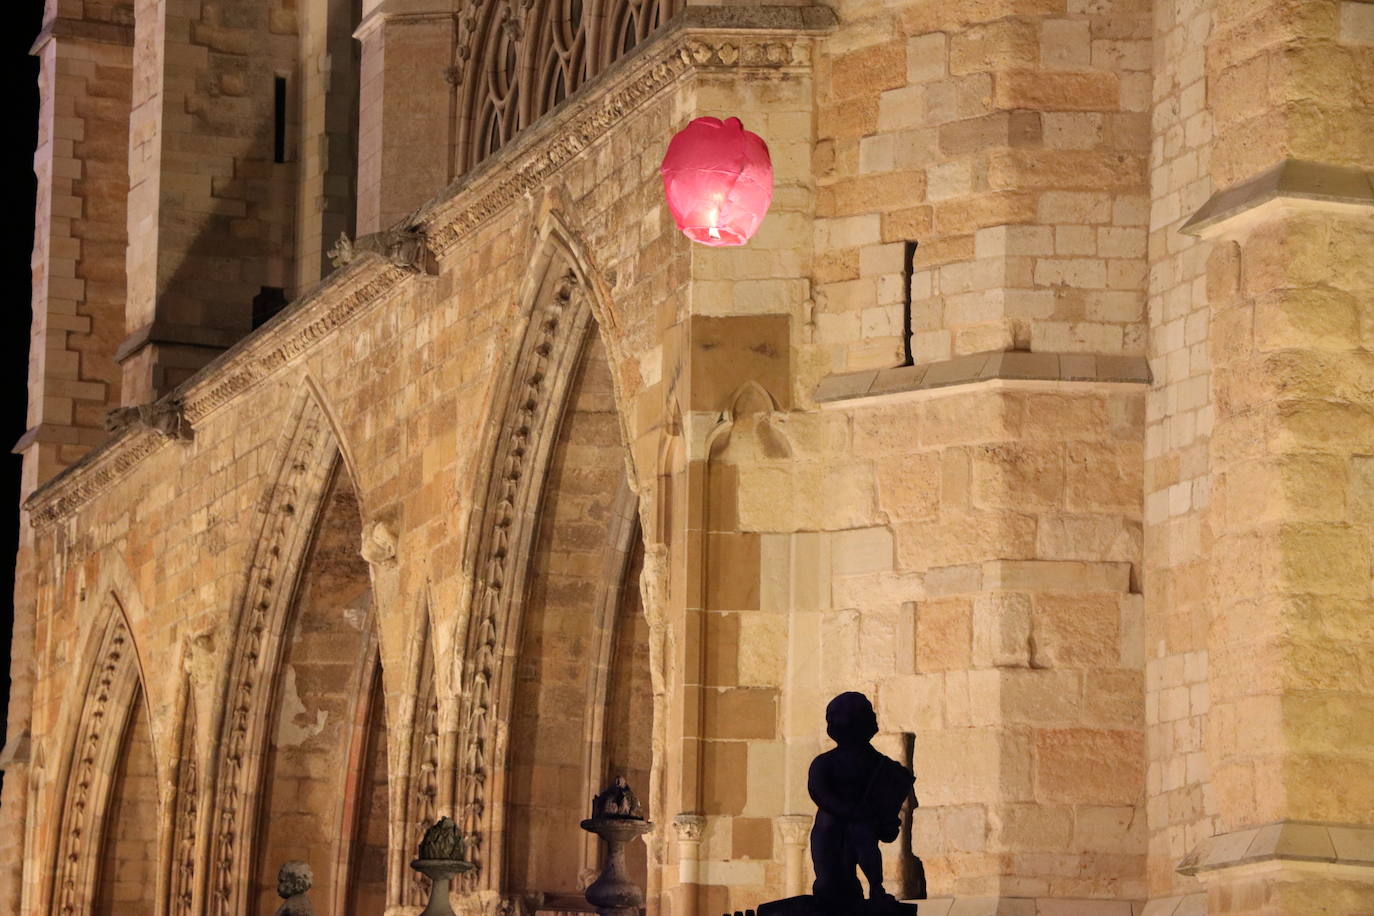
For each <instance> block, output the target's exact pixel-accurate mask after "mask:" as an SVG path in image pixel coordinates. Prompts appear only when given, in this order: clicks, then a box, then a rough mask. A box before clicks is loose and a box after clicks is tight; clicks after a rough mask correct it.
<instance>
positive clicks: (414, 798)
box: [401, 615, 439, 906]
mask: <svg viewBox="0 0 1374 916" xmlns="http://www.w3.org/2000/svg"><path fill="white" fill-rule="evenodd" d="M424 628H425V629H424V639H423V640H422V642H421V644H420V652H421V655H420V664H419V680H418V682H417V684H416V695H415V712H414V716H415V719H414V724H413V725H412V727H411V735H410V786H409V793H408V795H407V797H406V815H405V822H406V825H407V826H406V830H407V831H408V834H407V837H406V846H405V852H406V856H405V858H406V859H407V861H408V859H409V853H410V852H411V851H413V850H414V849H415V848H417V846H418V845H419V843H420V840H421V839H422V838H423V837H424V835H425V831H427V830H428V829H429V827H430V825H431V824H433V823H434V822H435V821H436V820H438V818H439V695H438V692H437V690H436V689H435V682H434V655H433V651H432V649H431V647H430V642H429V618H428V615H425V619H424ZM401 894H402V897H403V899H402V902H403V903H406V904H409V905H410V906H424V905H425V902H426V900H427V899H428V897H429V881H428V879H426V878H425V877H424V876H423V875H421V874H420V873H418V872H416V873H415V874H414V875H412V876H410V878H409V880H407V881H406V882H405V887H404V888H403V889H402V891H401Z"/></svg>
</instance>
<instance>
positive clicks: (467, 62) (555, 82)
mask: <svg viewBox="0 0 1374 916" xmlns="http://www.w3.org/2000/svg"><path fill="white" fill-rule="evenodd" d="M681 6H682V0H499V2H495V3H479V2H475V0H468V2H466V3H465V4H464V8H463V10H462V11H461V12H460V13H459V14H458V25H459V38H458V46H457V54H456V58H455V60H454V65H453V69H452V71H451V73H452V79H453V82H454V83H455V85H456V86H457V90H458V94H459V106H458V107H459V122H458V140H457V164H458V171H459V172H460V173H461V172H465V171H467V170H469V169H471V168H473V167H474V166H476V165H477V164H478V163H479V162H481V161H482V160H483V159H485V158H486V157H488V156H490V155H491V154H492V153H494V152H496V150H498V149H500V148H501V147H502V146H505V145H506V144H507V143H509V142H510V140H511V138H512V137H514V136H515V134H516V133H517V132H518V131H520V130H521V129H523V128H524V127H526V126H528V125H529V124H531V123H533V122H534V121H535V120H537V119H538V118H539V117H540V116H541V115H543V114H545V113H546V112H548V111H551V110H552V109H553V108H555V107H556V106H557V105H558V104H559V103H561V102H562V101H563V100H564V99H566V98H567V97H568V96H570V95H572V94H573V93H574V92H575V91H577V89H578V87H580V86H581V85H582V84H583V83H585V82H587V81H588V80H590V79H592V78H593V77H595V76H597V75H598V74H600V73H602V72H603V71H605V70H606V68H607V67H609V66H610V65H611V64H613V63H614V62H615V61H616V60H617V59H619V58H620V57H622V56H623V55H625V54H626V53H628V52H629V51H631V50H632V49H633V48H634V47H635V46H636V45H638V44H639V43H640V42H642V41H644V39H645V38H647V37H648V36H649V34H650V33H651V32H653V31H654V30H655V29H656V28H658V27H659V26H660V25H662V24H663V23H665V22H667V21H668V19H670V18H671V17H672V16H673V15H675V14H676V13H677V11H678V10H679V9H680V8H681Z"/></svg>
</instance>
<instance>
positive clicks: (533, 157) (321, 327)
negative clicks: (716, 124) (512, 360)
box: [24, 6, 835, 529]
mask: <svg viewBox="0 0 1374 916" xmlns="http://www.w3.org/2000/svg"><path fill="white" fill-rule="evenodd" d="M834 25H835V15H834V13H833V12H832V11H831V10H829V9H827V8H825V7H820V6H813V7H689V8H688V9H686V10H684V11H683V13H682V14H681V15H680V16H678V17H676V18H675V19H674V20H673V21H672V22H670V23H668V24H667V25H665V26H664V27H663V28H662V29H661V30H660V31H659V32H658V33H657V34H656V35H654V36H653V37H652V38H651V39H650V40H649V41H647V42H645V43H644V44H643V45H641V46H640V47H639V48H637V49H635V51H634V52H633V53H631V54H630V55H628V56H627V57H625V58H624V59H622V60H621V61H619V62H617V63H616V64H615V65H614V66H612V67H611V68H610V69H609V70H608V71H607V72H606V73H604V74H603V75H602V76H601V77H600V78H598V79H597V80H596V81H594V82H593V83H590V84H588V85H587V86H584V87H582V88H581V89H580V90H579V91H578V92H576V93H574V94H573V95H572V96H571V97H570V98H569V99H568V100H567V101H566V102H565V103H564V104H563V105H561V106H559V107H558V108H556V109H554V110H553V111H551V112H549V114H547V115H545V116H544V117H543V118H540V119H539V120H538V121H536V122H535V123H534V124H532V125H531V126H530V127H529V128H527V129H526V130H524V131H522V132H521V133H520V134H519V135H518V136H517V137H516V138H515V139H514V140H513V141H512V142H511V143H510V144H509V145H508V146H507V147H505V148H504V149H502V150H500V151H499V152H498V153H497V154H496V155H494V156H491V157H490V158H489V159H488V160H487V161H486V162H484V163H483V164H482V165H481V166H480V167H479V168H477V169H475V170H474V171H473V172H471V173H470V174H468V175H465V176H463V177H462V178H460V179H459V180H458V181H456V182H455V183H454V184H452V185H450V186H449V187H448V188H447V189H445V190H444V191H443V192H442V193H441V194H439V195H438V196H436V197H435V198H433V199H432V200H431V201H430V202H429V203H427V204H426V205H425V206H424V207H422V208H421V209H420V210H419V211H417V213H416V214H414V215H413V216H412V217H410V218H408V219H407V220H405V221H403V222H402V223H400V224H398V225H397V226H396V227H394V228H396V229H398V230H402V231H416V232H419V233H421V234H422V235H423V236H424V238H425V240H426V245H427V247H428V249H429V252H430V255H431V256H433V257H435V258H438V257H441V256H442V255H443V254H445V253H446V252H451V251H453V250H455V249H456V248H457V247H458V245H459V244H460V243H461V242H462V240H463V239H464V238H465V237H466V236H468V235H469V234H471V233H472V232H473V231H475V230H476V229H477V228H479V227H480V226H481V225H482V224H484V223H485V222H487V221H488V220H490V219H492V218H493V217H495V216H497V215H498V214H500V213H502V212H504V211H505V210H506V209H507V208H508V207H510V206H511V205H513V204H515V203H516V202H517V201H519V200H520V199H521V198H522V197H523V196H524V195H525V194H526V192H528V191H529V190H531V189H532V188H534V187H536V186H537V185H538V184H539V183H541V182H542V181H544V180H545V179H547V178H548V177H549V176H550V175H551V174H553V173H555V172H557V171H558V170H559V169H561V168H562V167H563V166H564V165H566V164H567V163H568V162H570V161H571V160H572V159H573V158H575V157H576V156H577V155H579V154H580V153H581V152H582V151H584V150H585V149H587V148H588V147H590V146H592V145H593V144H595V143H596V142H597V141H598V140H600V138H602V137H603V136H605V135H606V134H607V133H608V132H609V131H610V130H612V129H613V128H614V126H615V125H616V124H617V123H619V122H621V121H622V120H624V119H625V118H626V117H629V116H630V115H631V114H633V113H634V112H635V111H637V110H638V109H640V108H642V107H643V106H644V105H646V104H648V103H649V102H650V101H651V100H652V99H654V98H657V97H658V96H659V95H660V94H661V93H663V92H665V91H668V90H670V89H671V88H672V87H673V86H675V85H677V84H678V83H679V82H680V81H682V80H683V79H686V78H688V77H689V75H690V74H691V73H693V72H697V71H764V72H769V71H771V72H785V71H795V70H805V69H808V68H809V67H810V65H811V56H812V55H811V50H812V48H811V45H812V41H811V39H812V37H813V36H816V35H820V34H824V33H825V32H826V31H828V30H830V29H832V28H833V27H834ZM415 274H416V271H415V270H414V269H411V268H409V267H407V266H405V265H400V264H397V263H394V262H393V261H391V260H388V259H387V258H385V257H382V256H379V255H378V254H376V253H366V254H360V255H359V256H358V257H357V258H356V259H355V260H354V261H353V262H352V263H350V264H349V265H348V266H347V267H346V268H343V269H341V270H338V271H336V272H335V273H333V274H331V275H330V276H329V277H328V278H327V279H326V280H325V281H323V282H322V283H321V284H319V285H318V286H316V287H315V288H314V289H313V290H311V291H310V292H308V293H306V294H305V295H304V296H303V297H301V298H299V299H297V300H296V301H295V302H294V303H293V304H292V305H291V306H289V307H288V308H287V309H285V310H284V311H283V312H282V313H281V314H279V315H277V316H276V317H275V318H273V319H272V320H271V321H269V322H268V323H267V324H265V325H264V326H263V327H261V328H259V329H258V330H257V331H255V332H254V333H253V334H251V335H250V336H248V337H247V338H245V339H244V340H242V341H240V342H239V343H238V344H236V345H235V346H234V347H232V348H230V349H229V350H228V351H226V352H225V353H223V354H222V355H221V356H219V357H218V358H217V359H215V360H214V361H213V362H211V363H210V364H209V365H207V366H206V367H205V368H204V369H202V370H201V371H200V372H198V373H197V374H196V375H195V376H193V377H192V378H191V379H190V380H188V381H187V382H186V383H184V384H183V385H182V386H181V387H180V388H178V389H177V390H176V391H173V392H172V393H170V394H168V395H167V396H166V399H174V400H178V401H180V403H181V405H182V410H183V413H184V416H185V418H186V420H187V421H188V422H189V423H190V424H191V425H192V426H194V425H195V424H196V423H199V422H200V421H202V420H204V419H205V418H206V417H208V416H210V415H211V414H212V413H214V412H215V411H216V410H218V409H219V408H220V407H222V406H224V405H225V404H227V403H228V402H230V401H231V400H233V399H234V398H236V397H238V396H239V395H241V394H243V393H244V392H246V391H248V390H249V389H251V388H253V387H254V386H256V385H257V384H258V383H260V382H261V381H263V380H264V379H266V378H267V377H268V376H270V375H271V374H272V373H274V372H276V371H277V370H278V369H280V368H282V367H283V366H284V365H286V364H287V363H288V362H289V361H290V360H291V359H293V358H294V357H296V356H297V355H299V354H300V353H303V352H305V351H306V350H308V349H310V348H311V347H312V346H314V345H315V344H316V343H317V342H319V341H320V340H321V339H322V338H324V337H325V336H327V335H328V334H330V333H331V332H332V331H333V330H335V329H336V328H338V327H340V326H341V325H343V324H345V323H347V322H348V321H350V320H352V319H354V318H356V317H358V316H359V315H360V314H362V313H364V312H365V311H367V310H368V309H369V308H370V307H372V306H373V305H375V304H377V303H379V302H380V301H381V300H382V299H383V298H385V297H386V296H387V294H388V293H390V292H391V291H392V290H393V289H395V288H396V287H397V286H398V285H400V284H401V283H402V282H403V281H404V280H405V279H406V278H407V277H410V276H414V275H415ZM171 441H172V440H170V439H168V438H166V437H164V436H161V435H158V434H157V433H156V432H154V431H152V430H149V429H146V428H135V427H129V428H126V429H125V430H123V431H121V432H120V433H117V434H116V435H114V436H113V437H111V438H110V439H109V440H107V441H106V442H105V443H104V444H102V445H101V446H99V447H97V448H95V449H93V450H92V451H91V452H89V453H87V454H86V455H85V456H84V457H83V458H82V459H81V460H80V461H78V462H76V463H75V464H73V465H72V466H70V467H68V468H66V469H65V470H64V471H63V472H62V473H61V474H58V475H57V476H56V477H54V478H53V479H52V480H50V481H48V482H47V483H46V484H44V485H43V486H41V487H39V488H38V489H37V490H36V491H35V492H34V493H33V494H32V495H31V496H30V497H29V498H28V499H27V500H26V501H25V503H24V508H25V510H26V511H27V512H28V513H29V518H30V522H31V524H32V525H33V526H34V527H36V528H39V529H43V528H46V527H49V526H51V525H53V524H56V523H57V522H59V521H61V520H62V519H64V518H66V517H67V516H68V515H70V514H71V513H73V512H75V511H76V510H77V509H78V508H80V507H81V506H82V505H84V504H86V503H87V502H89V501H91V500H92V499H94V498H96V497H97V496H98V495H99V494H100V493H101V492H103V491H104V490H105V489H107V488H109V487H110V486H113V485H114V484H116V483H117V482H118V481H119V480H121V479H122V478H123V477H124V476H125V475H126V474H128V473H129V472H130V471H131V470H132V469H133V468H134V467H135V466H136V465H137V464H138V463H139V462H141V461H142V460H143V459H144V458H147V457H148V456H149V455H151V454H153V453H154V452H157V451H159V450H161V449H162V448H165V447H167V445H168V444H169V443H170V442H171Z"/></svg>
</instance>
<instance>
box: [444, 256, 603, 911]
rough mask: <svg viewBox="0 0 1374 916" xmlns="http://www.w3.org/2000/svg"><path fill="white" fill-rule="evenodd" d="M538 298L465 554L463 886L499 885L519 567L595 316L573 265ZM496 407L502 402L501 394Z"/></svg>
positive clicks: (460, 804)
mask: <svg viewBox="0 0 1374 916" xmlns="http://www.w3.org/2000/svg"><path fill="white" fill-rule="evenodd" d="M545 283H546V287H547V288H546V289H545V290H544V291H543V292H542V293H541V295H540V296H539V297H538V298H537V299H536V301H535V304H534V308H533V312H532V314H531V315H530V318H529V324H528V326H527V330H526V332H525V335H524V338H523V340H522V341H521V343H520V352H519V354H518V356H517V358H516V360H515V372H514V373H513V375H512V376H511V377H510V380H509V383H508V385H507V388H506V391H505V397H504V408H503V409H502V410H501V411H499V412H497V413H496V416H497V417H498V418H499V419H498V422H499V423H500V426H499V427H498V428H496V429H494V430H493V432H494V436H493V438H492V441H493V443H494V448H493V451H492V455H491V459H490V461H491V463H490V465H489V468H490V470H489V478H488V481H487V489H486V499H485V503H484V506H483V512H482V516H481V518H480V519H479V520H478V524H477V525H476V526H475V538H474V543H475V545H476V548H475V553H474V554H473V555H471V558H470V560H469V562H470V564H471V568H472V570H473V573H474V576H473V578H474V580H475V590H474V594H473V597H472V604H471V608H472V611H471V613H470V615H469V618H468V626H467V632H466V634H465V637H464V656H463V658H464V670H463V689H462V694H461V696H462V701H461V702H462V705H461V708H460V720H459V721H460V723H461V726H460V732H461V734H462V739H461V745H460V747H459V752H458V797H457V808H458V810H457V820H458V823H459V826H460V827H461V828H462V831H463V835H464V836H466V837H468V839H469V844H470V845H469V855H468V858H469V860H470V861H472V862H475V863H476V864H477V869H476V870H474V871H472V872H469V873H467V874H466V875H463V876H462V877H461V878H460V882H461V885H460V886H461V887H462V889H463V890H465V891H469V892H471V891H475V890H477V889H479V888H480V889H485V890H488V891H499V890H501V889H500V888H498V887H497V886H496V882H497V881H498V879H499V875H498V874H496V872H497V871H498V869H494V868H491V867H489V866H490V865H491V864H492V863H494V862H499V861H500V860H501V852H500V850H499V849H496V848H495V839H494V838H495V837H496V836H499V835H501V833H502V831H501V830H500V829H499V828H500V819H501V817H502V816H503V794H504V766H505V753H506V747H505V740H506V730H505V728H504V727H503V723H505V722H506V721H507V720H508V719H509V709H510V704H511V693H512V690H513V677H512V672H511V668H512V667H513V666H512V665H511V664H508V662H509V660H510V657H511V653H512V649H511V647H513V646H516V645H518V644H519V634H520V625H521V621H520V614H519V610H520V608H521V606H522V600H523V592H524V585H525V566H526V563H527V562H528V558H529V556H530V554H531V553H533V551H532V550H531V549H530V545H531V544H532V543H533V539H534V537H535V534H536V526H535V524H534V523H533V519H534V517H535V514H536V513H535V511H534V507H535V506H536V505H537V503H538V500H539V496H540V490H541V487H542V484H543V481H544V476H545V475H544V469H545V467H546V466H547V463H548V460H549V454H550V452H551V450H552V447H553V440H554V439H555V437H556V432H557V428H558V424H559V421H560V418H561V415H562V412H563V404H564V400H565V399H566V393H567V385H568V380H569V378H570V377H571V375H572V372H571V368H572V366H573V365H574V364H575V362H576V360H577V359H578V358H579V356H580V353H581V350H582V344H583V341H584V339H585V337H586V333H587V328H588V326H589V324H590V321H591V309H590V305H589V304H588V302H587V301H586V298H585V295H584V294H583V292H582V290H581V288H580V286H581V284H580V281H579V279H578V277H577V275H576V274H575V273H573V271H572V270H571V269H564V270H562V271H561V272H559V271H558V270H556V269H551V273H550V276H549V278H548V279H546V280H545ZM497 403H498V404H500V403H501V401H499V400H498V402H497Z"/></svg>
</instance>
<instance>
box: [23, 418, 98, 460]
mask: <svg viewBox="0 0 1374 916" xmlns="http://www.w3.org/2000/svg"><path fill="white" fill-rule="evenodd" d="M108 438H109V434H108V433H107V432H105V430H103V429H91V428H90V427H86V426H71V425H69V424H66V423H39V424H38V425H37V426H30V427H29V428H28V429H26V430H25V431H24V434H23V435H22V436H20V437H19V439H18V441H16V442H15V443H14V447H13V448H11V449H10V454H11V455H22V454H24V452H26V451H28V449H30V448H32V447H33V446H34V444H35V443H43V444H48V445H87V446H91V447H95V446H97V445H100V444H101V443H102V442H104V441H105V440H106V439H108Z"/></svg>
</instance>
